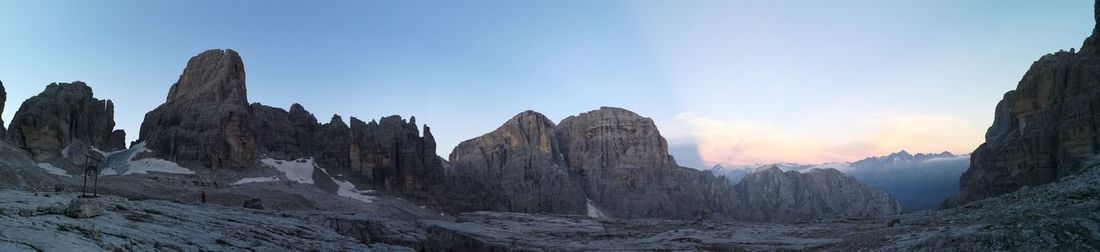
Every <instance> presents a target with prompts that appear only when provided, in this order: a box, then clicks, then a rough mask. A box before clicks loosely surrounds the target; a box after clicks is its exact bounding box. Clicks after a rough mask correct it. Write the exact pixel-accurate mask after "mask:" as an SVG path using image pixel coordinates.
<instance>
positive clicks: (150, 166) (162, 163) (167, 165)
mask: <svg viewBox="0 0 1100 252" xmlns="http://www.w3.org/2000/svg"><path fill="white" fill-rule="evenodd" d="M151 171H155V172H164V173H177V174H195V171H192V170H191V169H187V168H183V167H181V166H179V165H177V164H176V163H173V162H172V161H168V160H164V159H159V158H146V159H141V160H130V162H129V169H126V172H124V173H122V175H131V174H148V173H149V172H151Z"/></svg>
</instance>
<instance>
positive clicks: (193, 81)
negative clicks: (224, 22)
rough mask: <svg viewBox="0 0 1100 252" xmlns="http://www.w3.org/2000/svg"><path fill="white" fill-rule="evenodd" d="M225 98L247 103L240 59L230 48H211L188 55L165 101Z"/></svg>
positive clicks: (200, 101)
mask: <svg viewBox="0 0 1100 252" xmlns="http://www.w3.org/2000/svg"><path fill="white" fill-rule="evenodd" d="M211 102H229V103H233V104H238V105H241V106H246V105H248V98H247V92H246V89H245V74H244V62H243V61H242V60H241V56H240V55H239V54H237V52H236V51H233V50H229V49H226V50H222V49H214V50H208V51H205V52H203V53H200V54H199V55H196V56H194V57H191V59H190V60H188V61H187V66H186V67H185V68H184V70H183V74H181V75H180V78H179V80H178V81H176V84H174V85H172V89H171V90H170V91H169V92H168V100H167V103H211Z"/></svg>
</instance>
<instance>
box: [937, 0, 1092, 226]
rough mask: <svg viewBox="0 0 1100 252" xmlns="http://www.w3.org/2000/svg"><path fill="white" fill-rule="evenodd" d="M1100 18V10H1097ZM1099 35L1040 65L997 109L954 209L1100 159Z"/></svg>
mask: <svg viewBox="0 0 1100 252" xmlns="http://www.w3.org/2000/svg"><path fill="white" fill-rule="evenodd" d="M1098 8H1100V6H1098ZM1097 11H1098V13H1100V9H1098V10H1097ZM1098 40H1100V30H1098V29H1094V30H1093V34H1092V36H1090V37H1089V38H1088V39H1086V40H1085V43H1084V44H1083V45H1082V47H1081V51H1080V52H1076V53H1074V52H1072V51H1071V52H1066V51H1060V52H1057V53H1054V54H1048V55H1045V56H1043V57H1041V58H1039V60H1038V61H1035V62H1034V63H1033V64H1032V65H1031V68H1030V69H1028V71H1027V73H1026V74H1024V77H1023V79H1022V80H1020V82H1019V84H1018V85H1017V86H1016V90H1013V91H1009V92H1007V93H1005V95H1004V99H1002V100H1001V102H999V103H998V104H997V108H996V110H995V115H994V120H993V125H992V126H990V127H989V130H988V131H987V132H986V135H985V138H986V139H985V140H986V142H985V143H984V144H982V145H981V146H979V147H978V149H977V150H975V151H974V153H973V155H972V157H971V165H970V168H969V170H967V171H966V173H964V174H963V176H962V178H961V179H960V181H959V184H960V189H961V191H962V192H961V194H960V195H959V197H957V198H955V199H952V200H949V201H948V202H946V204H945V205H946V206H954V205H958V204H962V203H966V202H970V201H973V200H978V199H983V198H987V197H991V196H996V195H1001V194H1005V193H1008V192H1012V191H1015V190H1017V189H1020V188H1022V187H1024V186H1035V185H1040V184H1045V183H1050V182H1054V181H1056V180H1058V179H1060V178H1062V177H1066V176H1070V175H1074V174H1077V173H1078V172H1080V171H1081V169H1082V167H1084V166H1086V165H1087V164H1089V163H1093V162H1095V160H1093V157H1094V156H1096V155H1097V154H1100V135H1098V131H1100V127H1097V121H1098V120H1100V109H1098V108H1100V51H1098V48H1097V47H1098V46H1100V45H1098V43H1100V42H1098Z"/></svg>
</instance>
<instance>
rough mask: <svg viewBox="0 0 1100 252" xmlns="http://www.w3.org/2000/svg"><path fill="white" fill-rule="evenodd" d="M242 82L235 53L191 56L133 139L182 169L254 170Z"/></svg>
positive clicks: (253, 147) (252, 137)
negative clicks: (137, 137) (174, 162)
mask: <svg viewBox="0 0 1100 252" xmlns="http://www.w3.org/2000/svg"><path fill="white" fill-rule="evenodd" d="M244 84H245V75H244V63H243V62H242V61H241V57H240V55H238V54H237V52H235V51H233V50H209V51H206V52H203V53H201V54H199V55H197V56H195V57H192V58H191V60H189V61H188V62H187V67H186V68H185V69H184V70H183V74H182V75H180V78H179V80H178V81H177V82H176V83H175V84H173V85H172V89H171V91H170V92H169V94H168V98H167V100H166V102H165V103H164V104H162V105H160V106H159V107H157V108H156V109H154V110H153V111H150V112H149V113H147V114H145V121H143V122H142V124H141V132H140V134H139V136H140V140H139V141H143V142H145V143H146V148H149V149H151V150H153V153H154V155H155V156H157V157H160V158H164V159H167V160H170V161H176V162H177V163H180V164H181V165H183V166H186V167H206V168H211V169H218V168H238V169H239V168H247V167H252V166H255V164H256V160H257V157H258V153H259V152H258V151H257V144H256V137H255V134H254V133H253V131H252V129H251V126H252V125H251V123H250V122H251V117H252V116H251V113H250V111H249V106H248V100H247V96H246V90H245V86H244Z"/></svg>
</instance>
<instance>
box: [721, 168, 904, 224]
mask: <svg viewBox="0 0 1100 252" xmlns="http://www.w3.org/2000/svg"><path fill="white" fill-rule="evenodd" d="M736 190H737V192H738V195H739V196H740V197H738V199H737V200H738V204H737V206H738V209H739V210H738V211H735V212H734V214H735V215H736V216H737V219H741V220H751V221H767V222H793V221H801V220H809V219H818V218H829V217H878V216H885V215H892V214H898V213H901V205H899V204H898V202H897V201H895V200H894V199H893V198H892V197H890V195H889V194H886V193H885V192H882V191H879V190H876V189H874V188H871V187H870V186H868V185H865V184H862V183H860V182H859V181H856V179H854V178H852V177H849V176H847V175H844V173H841V172H840V171H837V170H836V169H816V168H815V169H811V170H809V171H807V172H805V173H801V172H797V171H786V172H784V171H782V170H780V169H779V167H776V166H774V165H773V166H769V167H768V168H765V169H761V170H757V171H755V172H753V173H749V174H748V175H746V176H745V177H744V178H742V179H741V182H740V183H737V185H736Z"/></svg>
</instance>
